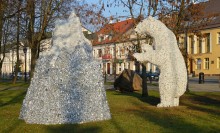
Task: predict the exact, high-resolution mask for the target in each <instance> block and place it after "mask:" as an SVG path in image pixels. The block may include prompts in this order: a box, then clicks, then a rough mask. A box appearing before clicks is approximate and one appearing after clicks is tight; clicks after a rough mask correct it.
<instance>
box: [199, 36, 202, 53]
mask: <svg viewBox="0 0 220 133" xmlns="http://www.w3.org/2000/svg"><path fill="white" fill-rule="evenodd" d="M199 53H202V38H199Z"/></svg>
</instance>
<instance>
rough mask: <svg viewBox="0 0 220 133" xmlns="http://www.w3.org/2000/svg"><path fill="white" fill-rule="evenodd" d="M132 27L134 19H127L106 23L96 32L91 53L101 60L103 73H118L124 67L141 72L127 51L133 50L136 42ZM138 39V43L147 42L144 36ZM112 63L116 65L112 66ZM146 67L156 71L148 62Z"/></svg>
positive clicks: (148, 69) (138, 65) (139, 66)
mask: <svg viewBox="0 0 220 133" xmlns="http://www.w3.org/2000/svg"><path fill="white" fill-rule="evenodd" d="M133 27H134V20H133V19H128V20H125V21H120V22H117V23H111V24H107V25H105V26H104V27H103V28H101V29H100V30H99V31H98V32H96V34H95V35H96V37H95V38H94V40H93V55H94V57H95V58H97V59H99V60H102V62H103V64H102V65H101V68H102V70H103V73H106V74H114V72H116V74H117V75H118V74H120V73H121V72H122V71H123V70H124V69H130V70H136V71H140V72H141V70H142V68H141V65H140V64H135V63H136V62H135V61H134V60H133V59H130V56H129V51H132V50H134V47H135V44H137V43H138V41H137V36H136V33H135V32H134V30H133ZM139 40H140V43H147V44H149V42H148V41H149V39H146V37H145V38H141V39H139ZM114 65H116V66H115V67H114ZM146 67H147V71H152V72H155V71H157V68H156V66H155V65H152V64H150V63H147V65H146ZM114 68H115V69H116V70H114Z"/></svg>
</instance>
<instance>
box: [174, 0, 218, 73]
mask: <svg viewBox="0 0 220 133" xmlns="http://www.w3.org/2000/svg"><path fill="white" fill-rule="evenodd" d="M204 4H205V9H204V10H205V11H204V12H205V13H207V14H209V13H210V14H211V13H217V14H219V15H220V7H219V6H220V0H210V1H209V2H205V3H204ZM199 30H200V31H201V33H202V35H203V36H196V35H195V34H193V33H190V34H188V36H187V42H188V43H187V53H188V56H189V60H188V72H189V74H192V75H198V74H199V73H200V72H204V73H205V75H220V16H217V17H215V18H214V19H213V21H211V22H210V23H208V24H207V25H206V26H203V27H202V28H201V29H199ZM178 40H179V43H180V46H182V47H184V44H185V42H184V40H185V34H181V35H180V36H179V38H178Z"/></svg>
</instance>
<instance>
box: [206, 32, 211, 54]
mask: <svg viewBox="0 0 220 133" xmlns="http://www.w3.org/2000/svg"><path fill="white" fill-rule="evenodd" d="M206 52H207V53H210V52H211V50H210V33H207V35H206Z"/></svg>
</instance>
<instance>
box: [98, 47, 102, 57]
mask: <svg viewBox="0 0 220 133" xmlns="http://www.w3.org/2000/svg"><path fill="white" fill-rule="evenodd" d="M98 57H102V49H98Z"/></svg>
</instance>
